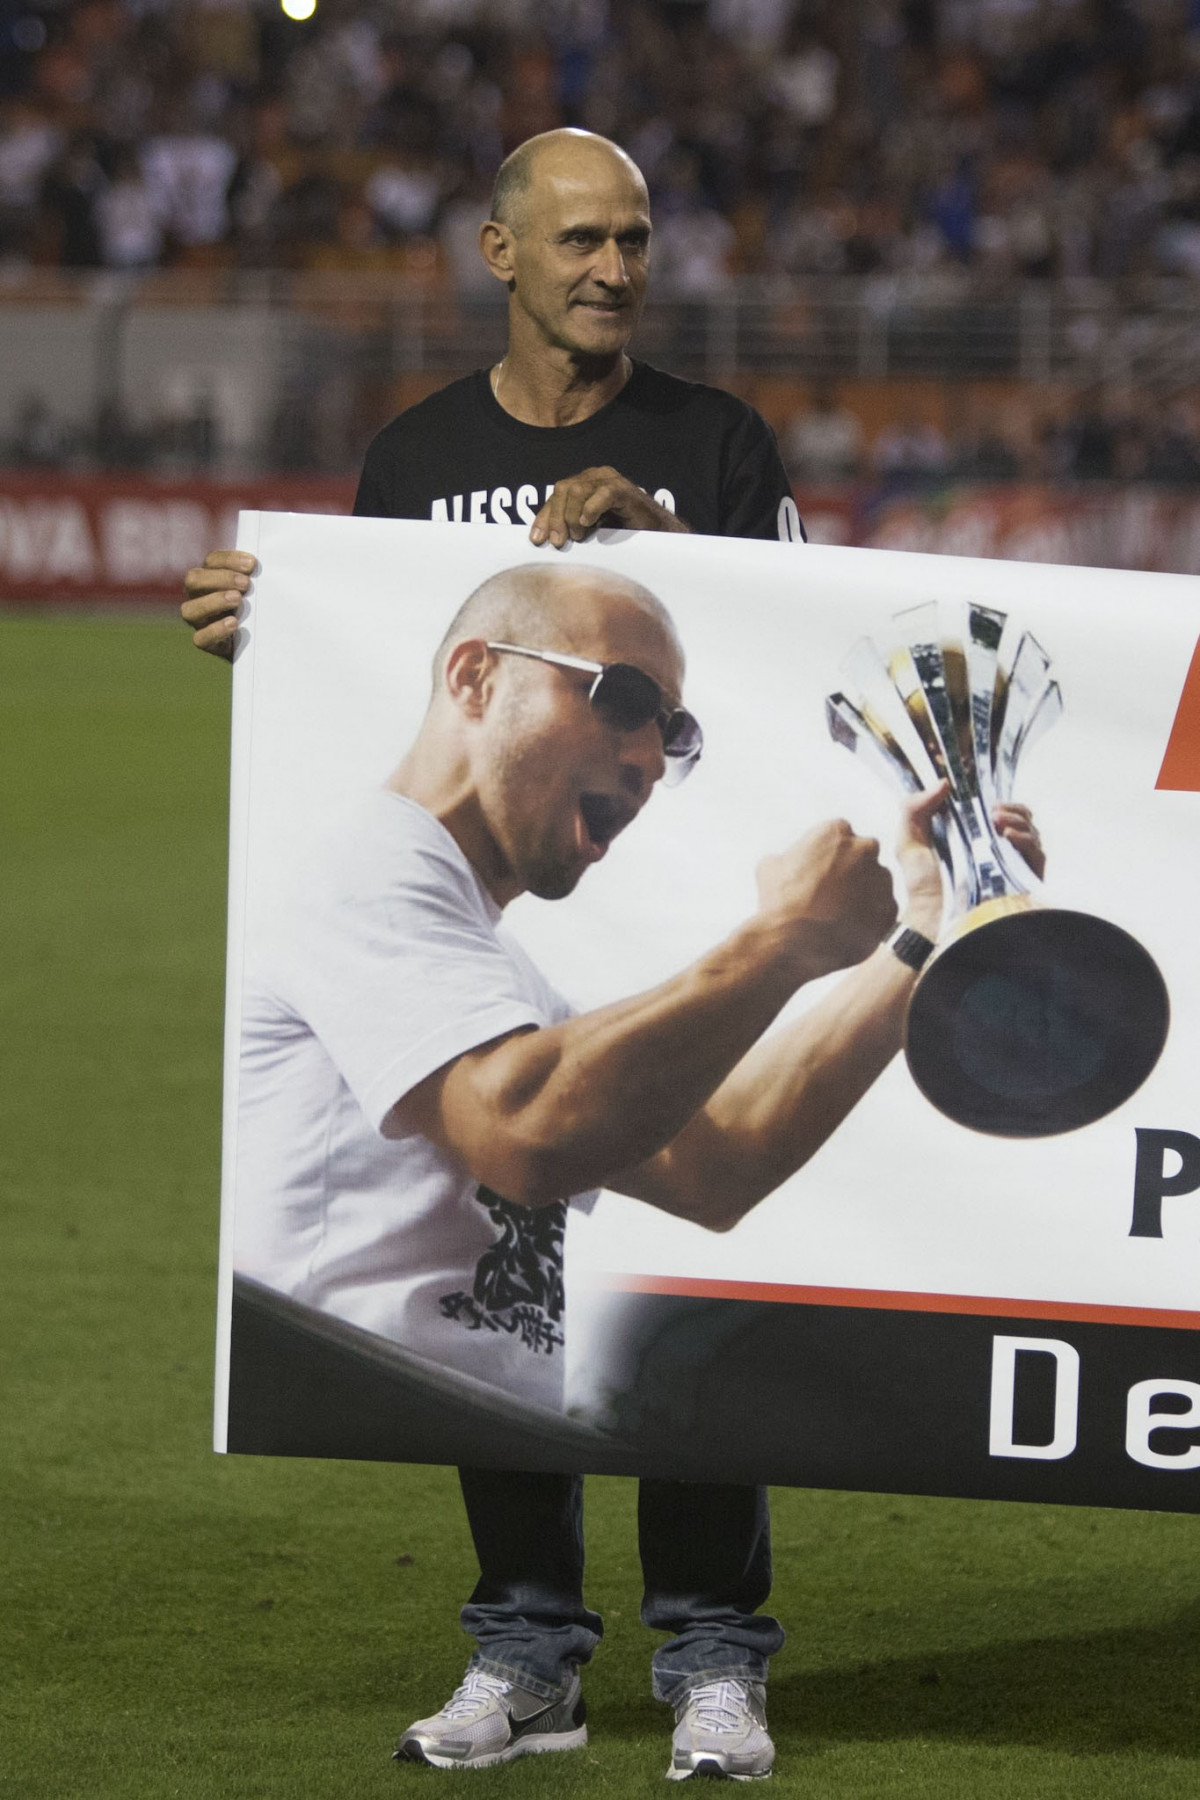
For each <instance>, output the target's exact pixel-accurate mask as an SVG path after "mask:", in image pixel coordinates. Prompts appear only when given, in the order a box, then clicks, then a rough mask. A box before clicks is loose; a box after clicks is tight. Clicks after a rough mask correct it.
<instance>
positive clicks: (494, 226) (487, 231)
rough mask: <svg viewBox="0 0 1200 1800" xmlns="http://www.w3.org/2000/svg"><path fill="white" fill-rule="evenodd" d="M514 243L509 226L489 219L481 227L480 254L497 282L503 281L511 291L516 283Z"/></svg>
mask: <svg viewBox="0 0 1200 1800" xmlns="http://www.w3.org/2000/svg"><path fill="white" fill-rule="evenodd" d="M514 242H515V240H514V238H513V234H512V232H511V231H510V230H509V228H508V226H507V225H501V224H499V223H498V222H497V221H496V220H495V219H489V220H488V221H487V223H486V224H484V225H481V226H480V227H479V254H480V256H482V258H483V260H484V262H485V263H486V264H487V266H488V270H489V272H490V273H491V274H492V275H494V276H495V277H496V280H497V281H502V282H503V283H504V285H505V287H507V288H510V289H511V287H512V285H513V281H514V275H513V245H514Z"/></svg>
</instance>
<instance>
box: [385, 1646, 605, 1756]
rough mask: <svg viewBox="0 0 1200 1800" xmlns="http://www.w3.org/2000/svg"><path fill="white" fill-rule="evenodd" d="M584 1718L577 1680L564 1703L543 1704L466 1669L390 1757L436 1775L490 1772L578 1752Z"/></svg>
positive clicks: (584, 1737)
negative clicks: (548, 1753)
mask: <svg viewBox="0 0 1200 1800" xmlns="http://www.w3.org/2000/svg"><path fill="white" fill-rule="evenodd" d="M586 1717H587V1709H586V1707H585V1706H584V1703H583V1695H582V1693H581V1692H580V1687H579V1677H578V1675H576V1676H574V1677H573V1678H572V1681H571V1686H570V1688H569V1689H568V1690H567V1693H566V1695H565V1697H564V1698H563V1699H561V1700H543V1699H542V1697H541V1695H540V1694H530V1693H527V1692H526V1691H525V1689H524V1688H519V1687H517V1686H516V1685H515V1684H514V1683H513V1682H511V1681H501V1680H499V1679H498V1678H497V1677H496V1676H495V1675H485V1674H484V1673H483V1671H482V1670H481V1669H468V1670H467V1673H466V1677H465V1679H464V1681H463V1683H462V1686H461V1687H457V1688H455V1690H454V1692H453V1694H451V1696H450V1698H449V1700H447V1702H446V1704H445V1706H443V1708H442V1710H441V1712H438V1713H434V1714H433V1715H432V1716H431V1717H430V1718H428V1719H417V1720H416V1722H415V1723H414V1724H412V1725H410V1726H409V1728H408V1730H407V1731H406V1732H405V1733H404V1734H403V1736H402V1737H401V1739H400V1742H399V1743H398V1744H397V1745H396V1748H395V1749H394V1750H393V1752H392V1757H393V1760H394V1761H396V1762H419V1763H429V1764H431V1765H432V1767H433V1768H435V1769H490V1768H492V1767H493V1765H494V1764H496V1763H506V1762H512V1761H513V1760H514V1758H516V1757H518V1756H534V1755H536V1754H537V1753H538V1752H539V1751H542V1750H577V1749H578V1748H579V1747H580V1745H582V1744H586V1743H587V1726H586V1725H585V1724H584V1720H585V1718H586Z"/></svg>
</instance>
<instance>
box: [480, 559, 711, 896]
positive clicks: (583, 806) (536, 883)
mask: <svg viewBox="0 0 1200 1800" xmlns="http://www.w3.org/2000/svg"><path fill="white" fill-rule="evenodd" d="M572 601H573V604H572V607H571V611H570V615H569V616H570V629H569V630H564V631H563V632H562V633H561V634H559V636H560V637H561V641H555V642H554V643H539V644H536V645H530V646H528V648H531V649H540V650H557V651H566V652H568V653H569V654H571V655H574V656H581V657H586V658H588V659H589V660H592V661H595V662H603V663H613V662H625V663H632V664H633V665H634V666H635V667H636V668H639V669H643V670H644V671H645V672H646V674H647V675H650V676H651V677H652V678H653V679H654V680H655V681H656V682H657V683H658V684H659V686H660V687H661V688H662V690H663V693H664V696H665V699H666V703H667V705H668V706H674V705H675V704H677V703H678V699H679V695H680V690H681V687H682V682H683V659H682V655H681V653H680V650H679V646H678V643H677V642H676V641H675V639H674V637H673V635H672V634H671V633H670V632H668V631H667V630H666V629H665V628H664V626H663V624H662V622H661V621H660V620H659V619H658V618H656V617H655V616H654V615H653V614H652V613H650V612H648V611H646V610H645V609H644V608H643V607H641V606H640V605H638V604H637V603H636V602H635V601H634V600H631V599H630V598H629V597H628V596H627V595H626V594H624V593H622V592H620V591H619V590H612V589H608V590H606V589H605V587H604V585H603V581H602V579H596V580H592V581H584V582H581V583H580V586H579V587H578V588H577V589H576V590H575V591H574V592H573V594H572ZM592 679H593V678H592V677H591V676H589V675H588V674H586V673H585V672H583V671H581V670H574V669H564V668H561V667H558V666H556V665H553V664H549V663H542V662H534V661H530V660H528V659H526V658H523V657H513V656H508V657H505V656H499V657H498V658H497V665H496V668H495V671H494V691H493V697H492V701H491V704H490V705H489V709H488V718H487V724H486V743H481V744H480V746H479V749H480V751H481V752H482V754H481V755H480V760H479V777H478V779H479V787H480V795H481V799H482V801H483V810H484V815H485V817H486V819H487V822H488V828H489V833H490V835H491V837H492V840H493V843H494V845H495V847H496V849H497V850H498V851H499V853H500V856H501V858H502V859H503V862H504V864H505V865H506V866H507V869H508V871H509V872H510V874H511V876H512V878H513V879H514V880H515V881H516V883H518V884H519V886H520V888H521V889H523V890H525V891H526V892H528V893H532V894H537V895H539V896H540V898H542V899H543V900H558V899H562V898H563V897H564V896H565V895H567V894H569V893H571V891H572V890H573V889H574V887H575V886H576V884H577V883H578V882H579V880H580V877H581V876H582V875H583V874H584V873H585V871H586V870H587V869H589V868H590V867H591V866H592V864H593V863H596V862H599V861H600V859H601V858H602V857H603V856H604V855H605V854H606V852H607V850H608V846H609V844H610V843H611V842H612V840H613V839H614V838H615V837H616V836H617V835H618V833H619V832H621V831H623V830H624V829H625V827H626V826H627V825H629V824H631V823H632V821H633V820H634V819H635V818H636V817H637V815H638V813H639V812H640V811H641V809H642V807H643V806H644V805H645V804H646V801H647V800H648V799H649V798H650V794H651V792H652V791H653V788H654V784H655V782H657V781H658V780H659V779H660V777H661V775H662V773H663V768H664V756H663V745H662V736H661V734H660V731H659V728H658V726H657V724H656V723H655V722H654V721H653V720H652V721H651V722H650V723H649V724H647V725H645V726H643V727H642V728H641V729H639V730H637V731H619V730H617V729H616V728H615V727H614V726H612V725H610V724H607V723H606V722H605V721H604V719H603V718H601V717H600V715H599V714H598V713H597V712H596V711H595V709H594V708H593V707H592V706H591V705H590V704H589V701H588V690H589V688H590V686H591V682H592Z"/></svg>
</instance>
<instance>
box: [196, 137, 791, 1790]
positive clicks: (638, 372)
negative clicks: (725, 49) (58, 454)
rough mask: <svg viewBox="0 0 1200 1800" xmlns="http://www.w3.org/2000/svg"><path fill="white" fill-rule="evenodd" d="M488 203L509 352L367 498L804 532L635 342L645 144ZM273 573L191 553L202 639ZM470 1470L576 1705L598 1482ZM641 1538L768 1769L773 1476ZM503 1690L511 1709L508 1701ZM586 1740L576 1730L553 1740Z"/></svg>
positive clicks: (507, 187)
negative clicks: (585, 1498)
mask: <svg viewBox="0 0 1200 1800" xmlns="http://www.w3.org/2000/svg"><path fill="white" fill-rule="evenodd" d="M491 212H492V216H491V218H490V219H489V220H488V222H487V223H486V224H485V225H484V226H483V227H482V229H481V232H480V252H481V254H482V256H483V259H484V262H485V263H486V265H487V267H488V269H489V270H490V272H491V274H492V275H493V276H494V277H495V279H496V280H497V281H499V282H501V283H502V284H503V286H504V287H505V289H506V290H507V294H508V341H507V347H506V349H505V352H504V355H503V357H502V358H501V360H500V361H499V362H498V363H496V364H494V365H493V366H492V367H491V368H490V369H483V370H479V371H477V372H476V373H475V374H473V375H470V376H468V377H466V378H465V379H464V380H462V381H456V382H453V383H452V384H451V385H450V386H448V387H446V388H443V389H442V390H441V391H440V392H439V393H436V394H433V395H431V396H430V397H429V398H428V399H427V400H424V401H422V402H421V403H420V404H419V405H417V406H414V407H411V408H410V409H409V410H408V411H407V412H405V413H402V414H401V415H400V416H399V418H397V419H394V420H393V421H392V423H391V424H390V425H388V426H386V427H385V428H384V430H383V431H382V432H381V433H380V434H379V436H378V437H377V438H376V439H375V441H374V442H373V443H372V444H371V446H370V448H369V449H368V451H367V456H366V462H365V465H364V468H363V472H362V479H361V481H360V483H359V489H358V495H357V498H356V501H355V512H356V513H359V514H362V515H365V516H368V517H381V518H406V519H433V520H442V521H445V522H447V523H460V522H461V523H463V524H513V523H515V524H524V525H527V526H528V527H529V536H530V539H531V541H532V542H533V544H535V545H536V546H538V547H539V549H540V551H541V553H542V554H544V555H546V556H550V555H552V553H553V550H554V549H555V548H561V547H562V546H563V545H565V544H566V543H567V542H568V541H569V540H575V541H579V540H581V539H583V538H586V537H587V535H588V534H589V532H591V531H593V530H595V528H596V527H597V525H599V524H602V523H603V524H612V525H619V526H625V527H629V528H633V529H637V530H643V531H695V532H704V533H708V534H710V535H714V536H726V537H748V538H767V539H776V540H779V539H783V540H786V541H789V542H797V543H798V542H799V541H801V540H802V538H803V528H802V526H801V523H800V519H799V516H798V514H797V511H796V504H795V501H794V499H793V497H792V491H791V486H790V483H789V481H788V479H787V475H786V473H785V471H784V468H783V465H782V462H781V461H780V457H779V452H778V449H777V447H776V444H775V439H774V437H773V435H772V433H771V431H770V428H769V427H768V426H767V425H766V423H765V422H764V420H763V419H761V418H760V417H759V415H758V414H757V413H756V412H754V411H753V409H752V408H750V407H748V406H746V405H745V404H744V402H742V401H741V400H738V399H736V398H735V397H734V396H733V395H731V394H726V393H722V392H721V391H720V390H718V389H716V388H711V387H706V386H704V385H702V384H700V383H696V382H686V381H680V380H678V379H676V378H675V377H673V376H669V375H665V374H663V373H662V372H661V371H659V370H656V369H653V368H651V367H650V366H649V365H647V364H645V363H641V362H637V361H634V360H633V359H632V358H631V357H630V356H629V354H628V350H627V346H628V344H629V341H630V339H631V337H632V335H633V331H634V328H635V326H636V324H637V321H638V318H639V315H640V313H641V309H642V303H643V300H644V298H645V292H646V283H647V279H648V275H649V270H650V241H651V224H650V209H649V200H648V196H647V191H646V184H645V182H644V180H643V179H642V176H641V173H640V171H639V170H638V168H637V167H636V165H635V164H634V163H633V162H632V161H631V160H630V158H629V157H628V156H627V155H626V153H625V152H624V151H623V150H622V149H620V147H619V146H618V145H616V144H613V143H610V142H609V141H608V140H607V139H605V138H601V137H596V136H594V135H593V134H591V133H588V132H582V131H553V132H547V133H545V134H544V135H542V136H540V137H536V138H531V139H530V140H529V141H528V142H527V143H525V144H522V145H521V146H520V147H519V148H518V149H517V150H515V151H514V152H513V154H512V155H511V156H510V157H509V158H508V159H507V161H506V162H505V163H504V164H503V166H502V167H501V169H500V171H499V174H498V176H497V180H496V186H495V192H494V194H493V199H492V209H491ZM255 567H256V565H255V562H254V559H253V557H251V556H248V555H243V554H239V553H237V552H233V551H214V552H213V553H212V554H210V555H209V556H208V557H207V558H206V559H205V563H204V565H203V567H201V568H196V569H191V570H189V571H188V574H187V576H186V578H185V589H186V593H187V599H186V600H185V602H184V605H183V608H182V613H183V617H184V620H185V621H186V622H187V624H188V625H189V626H190V627H191V628H192V631H193V633H194V638H195V642H196V644H197V646H198V647H199V648H201V649H203V650H207V651H210V652H212V653H214V654H216V655H219V656H226V657H228V656H230V655H232V652H233V646H234V641H235V636H236V632H237V622H238V621H237V615H238V610H239V608H240V606H241V604H242V601H243V599H244V597H245V595H246V593H247V591H248V589H249V587H250V584H251V580H252V578H253V574H254V571H255ZM548 641H551V640H548ZM553 641H557V640H553ZM503 1229H507V1227H501V1226H500V1225H499V1222H497V1230H498V1231H499V1230H503ZM487 1337H488V1340H489V1341H491V1342H492V1343H494V1342H495V1339H496V1334H495V1333H491V1332H489V1333H488V1334H487ZM461 1476H462V1482H463V1492H464V1496H465V1498H466V1502H467V1509H468V1513H469V1516H470V1521H471V1530H472V1535H473V1537H474V1540H475V1546H476V1549H477V1550H478V1552H479V1556H480V1562H481V1566H482V1570H483V1574H482V1577H481V1580H480V1584H479V1586H478V1587H477V1589H476V1592H475V1596H474V1599H473V1602H472V1604H471V1606H469V1607H468V1608H467V1609H466V1611H465V1612H464V1622H465V1623H466V1625H467V1627H468V1629H470V1630H472V1631H474V1632H475V1633H476V1635H477V1636H480V1641H481V1644H483V1636H482V1635H481V1634H482V1633H484V1632H485V1631H486V1632H489V1633H491V1638H490V1639H489V1642H490V1644H491V1648H490V1649H489V1648H487V1647H486V1646H485V1647H484V1648H483V1649H482V1650H481V1656H482V1658H483V1661H482V1662H480V1661H479V1660H478V1659H476V1665H473V1666H477V1667H478V1668H479V1669H481V1670H483V1671H485V1672H486V1669H488V1668H490V1669H491V1670H492V1671H493V1674H494V1671H495V1670H496V1669H497V1668H499V1667H501V1666H504V1667H508V1668H510V1669H515V1670H516V1672H517V1677H518V1680H519V1681H522V1682H523V1683H524V1686H525V1689H526V1690H527V1692H528V1693H530V1694H533V1695H536V1696H540V1697H541V1700H540V1701H539V1704H540V1703H541V1702H542V1701H544V1702H547V1703H548V1702H549V1700H550V1699H551V1698H554V1699H555V1700H556V1701H557V1700H561V1699H562V1697H563V1695H564V1694H567V1693H568V1692H572V1691H576V1690H575V1689H573V1688H572V1683H573V1682H574V1680H575V1670H576V1667H577V1665H578V1663H580V1662H581V1661H585V1660H586V1658H587V1656H588V1655H589V1654H590V1650H591V1646H592V1645H593V1644H594V1643H595V1641H596V1639H597V1637H598V1635H599V1630H600V1621H599V1619H598V1618H597V1617H596V1615H595V1614H594V1613H588V1612H585V1611H584V1610H583V1606H582V1598H581V1582H582V1555H583V1551H582V1537H581V1532H580V1523H579V1519H580V1504H581V1500H580V1485H579V1483H578V1482H577V1481H574V1480H572V1479H570V1478H568V1477H558V1476H550V1475H534V1474H526V1475H511V1476H502V1475H498V1474H497V1473H495V1472H494V1471H490V1472H489V1471H481V1470H463V1471H461ZM639 1537H640V1544H641V1551H642V1563H643V1572H644V1575H645V1579H646V1596H645V1602H644V1605H643V1617H644V1618H645V1619H646V1621H647V1623H650V1624H652V1625H654V1626H655V1627H656V1628H658V1629H662V1630H665V1631H668V1632H670V1633H671V1634H672V1635H671V1637H670V1639H669V1641H668V1642H667V1643H666V1644H664V1645H663V1646H661V1647H660V1649H659V1650H658V1651H657V1652H656V1654H655V1658H654V1692H655V1694H656V1695H657V1697H658V1698H659V1699H660V1700H664V1701H667V1702H668V1703H669V1704H671V1705H672V1706H673V1707H675V1709H676V1713H677V1716H678V1720H679V1723H678V1725H677V1730H676V1740H677V1745H678V1744H679V1743H681V1742H682V1743H683V1744H684V1748H683V1749H681V1750H680V1751H679V1755H680V1757H682V1758H683V1759H684V1760H683V1761H681V1762H680V1763H679V1767H680V1769H681V1770H682V1772H683V1773H685V1774H686V1773H689V1772H690V1770H691V1766H692V1764H691V1762H690V1761H688V1760H687V1759H688V1758H693V1759H694V1758H700V1760H702V1761H705V1766H707V1767H711V1768H713V1769H716V1770H718V1771H719V1770H721V1769H722V1768H724V1767H726V1765H728V1764H729V1762H730V1759H731V1758H736V1757H739V1756H740V1757H742V1759H743V1761H746V1760H747V1759H748V1760H749V1761H750V1762H752V1763H753V1764H754V1767H753V1769H752V1771H751V1772H753V1773H757V1774H762V1773H765V1772H766V1771H767V1770H768V1769H769V1767H770V1760H771V1755H772V1751H771V1746H770V1739H769V1738H768V1737H767V1736H766V1732H765V1728H764V1727H763V1724H762V1688H761V1684H762V1682H763V1680H764V1678H765V1675H766V1670H767V1659H768V1657H769V1656H770V1655H771V1654H773V1652H774V1651H775V1650H777V1649H778V1648H779V1647H780V1645H781V1644H782V1642H783V1632H782V1630H781V1629H780V1627H779V1625H778V1623H777V1621H776V1620H774V1619H772V1618H770V1617H768V1616H766V1615H764V1614H762V1613H760V1612H758V1610H757V1609H758V1608H759V1607H760V1606H761V1605H762V1604H763V1602H764V1601H765V1600H766V1597H767V1594H768V1592H769V1589H770V1541H769V1528H768V1520H767V1503H766V1495H765V1492H763V1491H762V1490H756V1489H752V1488H739V1487H725V1486H703V1485H697V1484H693V1485H683V1484H677V1483H669V1482H658V1481H646V1482H643V1483H642V1485H641V1492H640V1499H639ZM531 1595H533V1596H536V1599H537V1604H536V1606H534V1605H533V1602H532V1601H531V1599H530V1596H531ZM531 1608H532V1610H531ZM581 1621H583V1623H581ZM581 1634H582V1635H581ZM726 1677H728V1678H730V1680H732V1682H733V1685H732V1686H730V1685H729V1681H728V1680H726V1679H725V1678H726ZM495 1678H496V1679H500V1677H499V1676H496V1677H495ZM714 1684H715V1686H714ZM714 1695H716V1699H715V1701H714V1700H713V1696H714ZM710 1702H711V1704H710ZM461 1704H462V1703H461V1701H460V1699H459V1698H458V1697H456V1698H455V1700H454V1701H453V1702H452V1703H451V1711H450V1714H449V1716H448V1718H447V1719H446V1720H445V1721H443V1723H442V1725H440V1726H438V1727H437V1729H438V1730H439V1731H441V1732H442V1733H443V1735H444V1736H446V1737H447V1741H453V1742H458V1743H460V1744H461V1743H466V1742H468V1740H469V1741H470V1742H471V1743H474V1742H476V1741H477V1739H478V1736H479V1732H480V1731H481V1730H482V1728H481V1727H480V1726H479V1725H478V1722H477V1721H476V1722H472V1719H471V1718H465V1719H464V1716H463V1714H462V1712H461ZM490 1704H491V1705H492V1709H493V1713H492V1714H490V1715H489V1717H490V1718H491V1719H492V1724H494V1723H495V1718H494V1716H493V1715H494V1714H495V1710H496V1709H497V1708H499V1709H500V1711H501V1712H503V1709H504V1707H505V1705H506V1704H507V1703H506V1701H505V1700H504V1698H503V1697H501V1698H500V1699H499V1700H495V1699H494V1700H493V1701H492V1702H491V1703H490ZM714 1707H715V1710H714ZM469 1710H470V1709H468V1711H469ZM491 1729H492V1725H491V1724H489V1725H488V1727H487V1731H488V1732H490V1731H491ZM455 1733H457V1737H456V1736H455ZM472 1734H474V1736H473V1735H472ZM484 1735H485V1736H486V1735H487V1733H486V1732H485V1733H484ZM489 1741H490V1740H489ZM568 1741H570V1734H569V1733H568V1734H567V1738H566V1739H563V1740H556V1742H555V1744H554V1745H553V1746H550V1747H556V1748H560V1747H563V1745H564V1743H566V1742H568ZM405 1744H406V1745H408V1749H407V1750H406V1751H405V1754H413V1750H414V1746H416V1747H419V1743H418V1740H417V1739H415V1738H413V1737H412V1736H411V1734H410V1735H408V1736H406V1738H405V1739H402V1745H405ZM523 1744H524V1745H527V1744H528V1734H527V1733H526V1734H524V1735H522V1734H520V1733H518V1734H517V1735H515V1736H514V1737H513V1738H512V1741H511V1743H510V1744H509V1745H508V1747H507V1749H506V1750H503V1751H496V1749H495V1745H494V1744H492V1747H491V1748H490V1749H488V1750H487V1751H486V1752H485V1751H482V1750H479V1751H473V1752H470V1753H469V1754H468V1755H467V1757H466V1760H467V1761H478V1760H479V1758H480V1757H481V1756H484V1755H486V1756H487V1757H488V1758H490V1759H492V1760H495V1758H496V1757H497V1756H499V1757H500V1758H501V1760H507V1759H508V1756H509V1755H517V1754H521V1746H522V1745H523ZM688 1746H690V1748H688ZM537 1747H539V1748H541V1747H546V1746H542V1745H539V1746H537ZM705 1750H707V1751H708V1752H711V1754H708V1755H707V1757H706V1758H705V1757H701V1754H700V1753H701V1751H705ZM672 1766H673V1767H675V1766H676V1765H675V1763H674V1762H673V1764H672Z"/></svg>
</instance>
